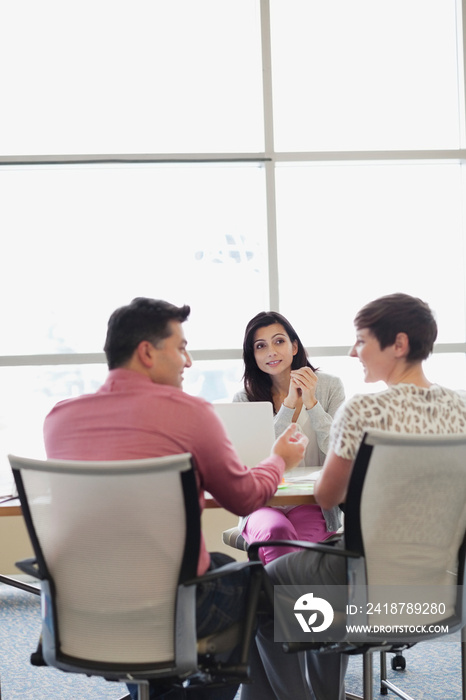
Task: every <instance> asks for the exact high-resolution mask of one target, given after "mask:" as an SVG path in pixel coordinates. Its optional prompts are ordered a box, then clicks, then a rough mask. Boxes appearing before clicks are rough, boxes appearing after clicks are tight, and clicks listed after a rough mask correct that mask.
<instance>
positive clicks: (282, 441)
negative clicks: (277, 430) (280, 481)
mask: <svg viewBox="0 0 466 700" xmlns="http://www.w3.org/2000/svg"><path fill="white" fill-rule="evenodd" d="M308 442H309V440H308V439H307V437H306V436H305V435H303V434H302V433H301V432H300V431H299V429H298V427H297V425H296V423H291V424H290V425H289V426H288V427H287V429H286V430H285V431H284V432H283V433H282V434H281V435H280V437H279V438H277V439H276V440H275V442H274V445H273V447H272V454H275V455H279V456H280V457H283V459H284V460H285V471H289V470H290V469H293V468H294V467H297V466H298V464H299V463H300V462H301V460H302V459H303V458H304V453H305V452H306V447H307V443H308Z"/></svg>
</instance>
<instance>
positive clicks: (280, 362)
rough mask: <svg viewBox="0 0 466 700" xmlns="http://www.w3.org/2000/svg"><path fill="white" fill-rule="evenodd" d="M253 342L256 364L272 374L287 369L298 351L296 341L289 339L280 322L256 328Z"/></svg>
mask: <svg viewBox="0 0 466 700" xmlns="http://www.w3.org/2000/svg"><path fill="white" fill-rule="evenodd" d="M253 343H254V357H255V360H256V363H257V366H258V367H259V369H260V370H262V372H265V373H266V374H271V375H272V376H273V375H278V374H281V373H282V372H285V371H287V370H289V369H290V367H291V365H292V362H293V357H294V356H295V355H296V353H297V352H298V343H297V342H296V340H294V341H293V342H292V341H291V340H290V337H289V335H288V333H287V332H286V330H285V329H284V327H283V326H282V324H281V323H272V325H270V326H262V327H261V328H258V329H257V331H256V332H255V334H254V341H253Z"/></svg>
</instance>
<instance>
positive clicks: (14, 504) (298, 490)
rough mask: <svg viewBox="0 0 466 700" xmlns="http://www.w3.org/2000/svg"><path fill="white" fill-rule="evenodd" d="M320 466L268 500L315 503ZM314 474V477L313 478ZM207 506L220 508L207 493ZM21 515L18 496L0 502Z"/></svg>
mask: <svg viewBox="0 0 466 700" xmlns="http://www.w3.org/2000/svg"><path fill="white" fill-rule="evenodd" d="M318 471H319V467H298V468H297V469H293V470H292V471H291V472H290V473H289V474H286V475H285V478H284V481H283V482H282V483H281V484H279V486H278V489H277V491H276V492H275V494H274V495H273V496H272V498H271V499H270V500H269V501H268V502H267V505H269V506H288V505H294V506H299V505H302V504H303V503H315V502H316V500H315V498H314V479H315V476H316V474H317V472H318ZM313 476H314V478H312V477H313ZM205 507H206V508H220V507H221V506H220V505H219V504H218V503H217V501H215V499H214V498H212V496H211V495H210V494H207V493H206V499H205ZM8 515H10V516H11V515H21V505H20V503H19V500H18V499H17V498H14V499H10V500H5V501H2V502H0V517H2V516H8Z"/></svg>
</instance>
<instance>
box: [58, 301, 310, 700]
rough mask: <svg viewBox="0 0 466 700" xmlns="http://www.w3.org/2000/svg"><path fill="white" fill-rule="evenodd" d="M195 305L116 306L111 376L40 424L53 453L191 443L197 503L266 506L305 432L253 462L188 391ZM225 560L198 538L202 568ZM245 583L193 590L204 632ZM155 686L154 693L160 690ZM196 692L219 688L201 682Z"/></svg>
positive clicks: (222, 618) (289, 434) (165, 449)
mask: <svg viewBox="0 0 466 700" xmlns="http://www.w3.org/2000/svg"><path fill="white" fill-rule="evenodd" d="M189 313H190V308H189V306H183V307H176V306H174V305H172V304H169V303H168V302H165V301H161V300H155V299H147V298H138V299H134V300H133V302H131V304H129V305H128V306H124V307H121V308H120V309H117V310H116V311H115V312H114V313H113V314H112V316H111V317H110V320H109V323H108V330H107V339H106V342H105V348H104V349H105V353H106V357H107V362H108V366H109V374H108V377H107V379H106V381H105V383H104V384H103V386H102V387H101V388H100V389H99V390H98V391H97V392H96V393H95V394H88V395H83V396H79V397H76V398H73V399H68V400H65V401H61V402H60V403H58V404H57V405H56V406H55V407H54V408H53V409H52V411H51V412H50V413H49V415H48V416H47V418H46V420H45V425H44V439H45V448H46V452H47V456H48V457H49V458H51V459H60V458H61V459H79V460H113V459H139V458H145V457H158V456H164V455H168V454H177V453H182V452H190V453H191V454H192V455H193V457H194V460H195V464H196V475H197V481H198V493H199V503H200V507H201V511H202V509H203V507H204V502H205V496H204V490H206V491H208V492H210V493H211V494H212V496H213V497H214V498H215V500H216V501H217V502H218V503H219V504H220V505H221V506H223V507H224V508H226V509H227V510H229V511H231V512H232V513H235V514H236V515H247V514H248V513H251V512H252V511H254V510H256V509H257V508H259V507H261V506H263V505H264V504H265V503H266V502H267V501H268V500H269V498H270V497H271V496H272V495H273V494H274V493H275V491H276V489H277V486H278V484H279V483H280V481H281V479H282V476H283V473H284V471H285V470H287V469H291V468H293V467H294V466H296V465H297V464H298V463H299V462H300V460H301V459H302V457H303V455H304V450H305V443H306V438H304V437H303V436H301V435H299V434H295V426H294V425H292V426H290V427H289V428H288V429H287V430H286V431H285V432H284V433H283V435H282V436H281V437H280V438H278V440H277V441H276V442H275V444H274V446H273V448H272V453H271V455H270V456H269V457H267V458H266V459H264V460H263V461H262V462H261V463H260V464H259V465H258V466H257V467H256V468H255V469H253V470H249V469H247V467H245V466H244V465H243V464H242V463H241V462H240V460H239V458H238V456H237V454H236V452H235V450H234V448H233V446H232V444H231V442H230V441H229V439H228V437H227V435H226V432H225V428H224V426H223V424H222V423H221V421H220V420H219V418H218V417H217V415H216V413H215V412H214V410H213V408H212V406H211V404H209V403H208V402H207V401H205V400H204V399H201V398H198V397H194V396H190V395H188V394H185V393H184V392H183V391H182V382H183V372H184V370H185V369H186V368H189V367H190V366H191V364H192V362H191V358H190V356H189V353H188V351H187V348H186V345H187V342H186V338H185V336H184V331H183V326H182V323H183V322H184V321H185V320H186V319H187V317H188V315H189ZM228 560H229V558H228V557H226V555H222V554H218V553H216V554H214V555H210V554H209V553H208V552H207V550H206V547H205V543H204V541H203V540H202V542H201V548H200V556H199V564H198V573H199V574H202V573H204V572H205V571H207V569H209V568H216V567H217V566H219V565H222V564H224V563H226V561H228ZM245 586H246V581H245V575H243V577H242V578H241V577H238V576H237V575H235V577H233V576H231V577H229V578H228V577H223V578H221V579H218V581H216V582H212V583H209V585H208V586H203V587H202V590H200V591H199V592H198V598H197V617H198V620H197V625H198V633H199V635H204V634H207V633H211V632H215V631H217V630H219V629H222V628H223V627H225V626H227V625H228V624H231V622H233V621H235V620H236V619H238V617H240V616H241V609H242V602H243V598H244V592H245ZM216 611H218V613H219V614H218V615H217V614H216ZM220 613H221V614H220ZM130 691H131V692H132V693H133V691H134V689H133V688H130ZM155 692H156V691H155V689H153V691H152V694H151V698H152V697H162V696H161V695H160V694H159V695H156V694H155ZM214 692H215V693H216V694H215V698H216V699H217V698H218V699H219V700H220V698H222V700H223V699H225V700H226V699H227V698H231V697H234V694H235V689H234V687H233V688H229V689H227V690H226V691H225V692H224V691H220V689H218V688H217V689H216V690H215V691H214ZM222 693H224V694H222ZM168 697H170V699H171V698H175V697H176V696H175V695H173V694H170V695H169V696H168V695H167V698H168ZM190 697H191V698H193V700H194V698H196V699H197V698H207V697H213V696H212V695H209V691H207V690H204V691H196V692H195V693H192V694H190Z"/></svg>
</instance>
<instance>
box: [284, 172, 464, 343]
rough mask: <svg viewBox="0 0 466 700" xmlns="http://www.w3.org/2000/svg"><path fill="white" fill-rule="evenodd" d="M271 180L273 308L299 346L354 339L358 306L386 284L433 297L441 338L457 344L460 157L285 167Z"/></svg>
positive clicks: (460, 319)
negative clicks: (276, 296)
mask: <svg viewBox="0 0 466 700" xmlns="http://www.w3.org/2000/svg"><path fill="white" fill-rule="evenodd" d="M276 181H277V216H278V244H279V245H278V258H279V270H280V300H281V308H282V311H283V313H284V314H285V316H289V317H290V320H291V322H292V323H293V322H294V324H295V326H296V327H297V330H298V333H300V335H301V336H302V340H303V341H304V342H305V343H306V345H309V346H317V345H350V344H352V341H353V337H354V329H353V319H354V316H355V314H356V313H357V311H358V310H359V308H360V307H361V306H362V305H363V304H365V303H367V302H368V301H371V300H372V299H374V298H376V297H378V296H381V295H383V294H391V293H394V292H405V293H408V294H413V295H415V296H418V297H421V298H422V299H424V300H425V301H427V302H428V303H429V304H430V305H431V307H432V309H433V310H434V312H435V313H436V316H437V321H438V324H439V338H438V341H439V342H444V343H454V342H464V339H465V303H464V257H463V255H464V251H463V237H462V211H461V198H462V187H463V185H462V181H461V166H460V165H451V164H450V165H446V164H431V165H429V164H409V165H389V166H387V165H385V166H383V165H375V164H374V165H370V164H369V165H344V166H338V165H333V166H323V167H322V166H318V165H314V166H312V165H311V166H307V165H303V166H302V167H299V166H298V167H292V166H289V167H287V166H283V167H278V168H277V171H276ZM297 319H298V320H299V323H298V320H297ZM300 329H301V330H300Z"/></svg>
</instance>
